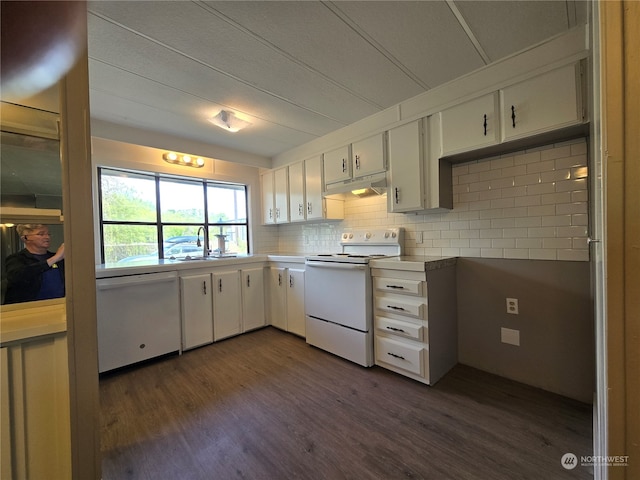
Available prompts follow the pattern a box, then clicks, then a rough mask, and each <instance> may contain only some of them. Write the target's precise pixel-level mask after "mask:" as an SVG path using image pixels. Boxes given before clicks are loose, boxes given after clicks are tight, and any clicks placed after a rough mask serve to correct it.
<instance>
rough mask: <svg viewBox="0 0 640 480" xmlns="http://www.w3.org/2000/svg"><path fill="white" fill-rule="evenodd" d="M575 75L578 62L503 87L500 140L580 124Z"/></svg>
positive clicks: (577, 79)
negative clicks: (501, 133)
mask: <svg viewBox="0 0 640 480" xmlns="http://www.w3.org/2000/svg"><path fill="white" fill-rule="evenodd" d="M579 78H580V77H579V73H578V65H567V66H565V67H563V68H559V69H557V70H552V71H551V72H547V73H545V74H542V75H539V76H537V77H534V78H531V79H529V80H525V81H524V82H520V83H517V84H515V85H512V86H510V87H506V88H503V89H502V90H501V94H502V132H503V135H502V138H503V140H505V141H506V140H514V139H518V138H523V137H527V136H531V135H537V134H539V133H544V132H548V131H551V130H555V129H558V128H563V127H567V126H571V125H575V124H578V123H582V121H583V120H582V111H581V110H582V107H581V102H580V100H581V99H580V96H579V93H580V89H579V88H578V86H579V84H580V82H579Z"/></svg>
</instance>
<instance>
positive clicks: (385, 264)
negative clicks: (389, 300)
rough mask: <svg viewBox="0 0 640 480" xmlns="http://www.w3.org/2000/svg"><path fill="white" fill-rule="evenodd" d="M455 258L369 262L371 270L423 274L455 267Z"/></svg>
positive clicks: (417, 258) (413, 257)
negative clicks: (386, 269)
mask: <svg viewBox="0 0 640 480" xmlns="http://www.w3.org/2000/svg"><path fill="white" fill-rule="evenodd" d="M456 261H457V257H427V256H401V257H387V258H380V259H376V260H371V262H369V266H370V267H371V268H389V269H392V270H406V271H412V272H424V271H428V270H436V269H438V268H444V267H448V266H451V265H455V264H456Z"/></svg>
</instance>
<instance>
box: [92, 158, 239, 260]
mask: <svg viewBox="0 0 640 480" xmlns="http://www.w3.org/2000/svg"><path fill="white" fill-rule="evenodd" d="M104 171H107V172H118V173H124V174H133V175H137V176H143V177H149V178H150V179H153V180H154V184H155V203H156V221H155V222H150V221H149V222H146V221H128V220H105V219H104V207H103V203H104V198H103V191H102V175H103V172H104ZM97 177H98V212H99V213H98V216H99V219H98V220H99V223H100V262H101V263H105V245H104V226H105V225H127V226H150V227H155V228H156V244H157V247H158V260H164V258H165V257H164V248H163V247H164V244H165V241H164V227H170V226H182V225H186V226H194V227H204V228H205V231H206V232H207V235H208V233H209V232H210V231H211V229H212V228H216V227H218V228H219V227H222V228H226V227H245V228H246V231H247V254H250V253H251V241H250V240H251V229H250V228H249V226H250V224H249V192H248V187H247V185H246V184H242V183H233V182H222V181H218V180H212V179H208V178H199V177H183V176H180V175H171V174H165V173H159V172H149V171H140V170H130V169H125V168H115V167H109V166H100V167H98V172H97ZM161 180H164V181H167V180H169V181H171V180H174V181H176V182H182V183H185V182H187V183H193V184H195V185H200V186H201V187H202V195H203V197H204V198H203V200H204V212H203V215H204V218H203V219H202V222H163V221H162V206H161V204H160V181H161ZM208 187H212V188H213V187H241V188H242V189H243V190H244V198H245V221H244V222H240V221H233V222H210V221H209V204H208V203H209V199H208V195H207V189H208ZM209 242H211V240H209Z"/></svg>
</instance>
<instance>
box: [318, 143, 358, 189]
mask: <svg viewBox="0 0 640 480" xmlns="http://www.w3.org/2000/svg"><path fill="white" fill-rule="evenodd" d="M350 178H351V162H350V156H349V146H348V145H347V146H344V147H340V148H337V149H335V150H331V151H330V152H327V153H325V154H324V183H325V184H326V185H329V184H331V183H336V182H342V181H344V180H349V179H350Z"/></svg>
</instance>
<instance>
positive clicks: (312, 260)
mask: <svg viewBox="0 0 640 480" xmlns="http://www.w3.org/2000/svg"><path fill="white" fill-rule="evenodd" d="M403 244H404V230H403V229H402V228H399V227H395V228H382V229H369V230H349V231H346V232H344V233H343V234H342V235H341V240H340V246H341V247H342V252H341V253H329V254H316V255H309V256H307V257H306V260H305V264H306V269H305V320H306V325H305V327H306V338H307V343H309V344H311V345H314V346H316V347H318V348H321V349H323V350H326V351H328V352H331V353H333V354H335V355H338V356H341V357H343V358H346V359H347V360H351V361H352V362H355V363H358V364H360V365H362V366H365V367H370V366H372V365H373V363H374V356H373V291H372V282H371V272H370V269H369V261H370V260H372V259H376V258H382V257H393V256H400V255H402V249H403Z"/></svg>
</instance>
